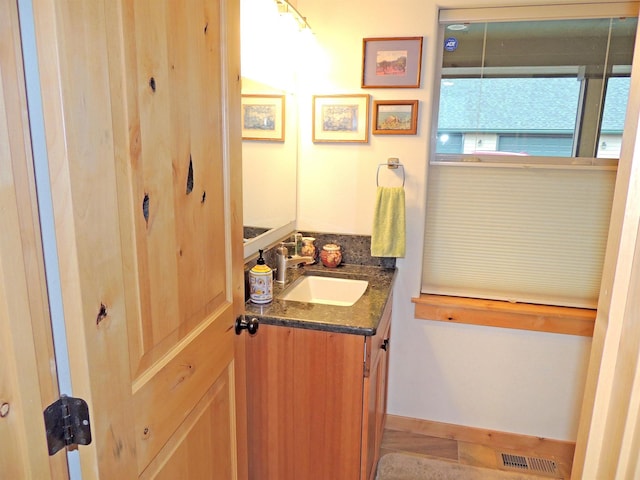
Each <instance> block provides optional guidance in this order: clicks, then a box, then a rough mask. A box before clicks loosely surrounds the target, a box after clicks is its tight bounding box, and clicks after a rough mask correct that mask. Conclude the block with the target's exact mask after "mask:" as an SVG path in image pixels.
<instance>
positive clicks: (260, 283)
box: [249, 250, 273, 303]
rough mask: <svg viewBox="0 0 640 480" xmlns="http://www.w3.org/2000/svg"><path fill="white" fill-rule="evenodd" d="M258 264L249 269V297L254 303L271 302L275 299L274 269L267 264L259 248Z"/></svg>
mask: <svg viewBox="0 0 640 480" xmlns="http://www.w3.org/2000/svg"><path fill="white" fill-rule="evenodd" d="M259 254H260V255H259V257H258V261H257V262H256V265H255V266H254V267H253V268H252V269H251V270H249V298H250V299H251V301H252V302H253V303H269V302H270V301H271V300H273V271H272V270H271V268H269V266H268V265H266V264H265V262H264V258H262V250H259Z"/></svg>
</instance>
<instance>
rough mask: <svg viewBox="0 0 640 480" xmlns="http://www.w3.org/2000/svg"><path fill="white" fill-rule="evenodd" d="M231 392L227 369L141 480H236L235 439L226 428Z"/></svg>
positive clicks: (230, 371) (230, 422) (231, 376)
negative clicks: (181, 479)
mask: <svg viewBox="0 0 640 480" xmlns="http://www.w3.org/2000/svg"><path fill="white" fill-rule="evenodd" d="M234 390H235V385H234V373H233V368H226V369H225V370H224V371H222V372H221V373H220V376H219V378H218V380H217V381H216V382H215V383H214V384H213V385H212V386H211V387H210V388H209V390H208V391H207V392H206V394H205V395H204V397H203V398H202V399H201V400H200V401H199V402H198V404H197V405H196V406H195V407H194V408H193V410H192V412H191V413H190V414H189V416H188V417H187V418H185V419H184V421H183V422H182V424H181V425H180V426H179V428H178V429H177V430H176V432H175V435H174V436H173V437H172V439H171V440H170V441H169V442H168V443H167V444H166V445H165V446H164V447H163V448H162V450H161V452H160V454H159V455H158V456H157V458H156V460H154V461H153V462H152V463H151V464H150V465H149V467H148V468H147V469H146V470H145V471H144V472H143V473H142V475H140V478H141V479H142V480H147V479H155V480H164V479H166V480H175V479H178V478H184V479H191V478H193V479H200V478H202V479H205V478H211V479H213V478H221V479H222V478H224V479H226V478H235V458H234V450H233V448H232V446H233V445H234V444H235V437H234V433H233V431H232V430H230V429H229V425H233V418H231V413H232V412H231V409H229V404H230V403H231V404H233V401H234Z"/></svg>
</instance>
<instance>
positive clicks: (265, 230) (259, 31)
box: [240, 0, 308, 258]
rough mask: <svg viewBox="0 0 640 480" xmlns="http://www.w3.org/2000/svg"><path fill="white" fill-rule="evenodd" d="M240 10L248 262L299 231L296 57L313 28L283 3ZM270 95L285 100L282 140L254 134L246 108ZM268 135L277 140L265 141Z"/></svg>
mask: <svg viewBox="0 0 640 480" xmlns="http://www.w3.org/2000/svg"><path fill="white" fill-rule="evenodd" d="M240 6H241V11H240V15H241V33H242V38H241V42H242V45H241V47H242V50H241V55H242V94H243V110H242V115H241V116H242V120H243V132H244V134H243V140H242V170H243V173H242V176H243V183H242V188H243V215H244V227H245V228H244V238H245V243H244V256H245V258H247V257H249V256H251V255H253V254H255V253H256V252H257V251H258V249H261V248H266V247H267V246H268V245H270V244H272V243H273V242H275V241H277V240H278V239H280V238H282V237H283V236H285V235H287V234H288V233H290V232H292V231H293V230H294V229H295V223H296V201H297V189H296V185H297V164H298V158H297V156H298V114H297V110H298V106H297V100H296V95H295V90H296V72H295V68H296V65H297V62H296V61H295V58H296V56H297V55H298V53H299V51H298V50H297V49H299V48H300V44H301V42H300V41H299V40H298V38H297V37H298V36H300V35H301V32H302V30H304V29H305V26H306V27H308V25H307V24H306V22H305V23H304V24H303V25H300V24H299V23H298V21H297V19H296V18H295V17H294V16H293V15H291V14H290V13H291V12H290V8H292V7H291V6H290V4H289V3H288V2H285V1H284V0H241V2H240ZM293 11H295V9H293ZM295 13H297V12H295ZM246 95H251V96H252V97H251V98H249V97H244V96H246ZM269 95H276V96H282V97H283V102H282V105H283V108H282V113H283V119H284V126H283V128H282V130H283V131H282V138H278V137H280V135H269V132H260V131H258V132H257V133H255V129H256V125H255V118H254V119H253V120H251V118H250V115H249V113H248V112H249V111H248V110H246V109H247V106H248V103H249V102H250V101H254V99H255V98H258V99H259V98H260V96H269ZM254 96H257V97H254ZM248 108H250V109H251V106H249V107H248ZM255 110H258V109H255ZM245 114H246V115H245ZM247 121H250V122H251V121H253V122H254V125H253V126H252V127H251V128H252V131H253V133H252V134H251V133H247V130H246V129H245V123H246V122H247ZM269 129H273V127H272V126H271V125H269V126H268V127H267V128H266V130H269ZM269 136H271V137H272V138H264V137H269ZM256 137H257V138H256ZM273 137H276V138H273Z"/></svg>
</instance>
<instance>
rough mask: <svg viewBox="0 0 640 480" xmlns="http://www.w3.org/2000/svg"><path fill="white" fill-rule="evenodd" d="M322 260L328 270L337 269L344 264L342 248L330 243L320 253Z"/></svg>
mask: <svg viewBox="0 0 640 480" xmlns="http://www.w3.org/2000/svg"><path fill="white" fill-rule="evenodd" d="M320 260H322V264H323V265H324V266H325V267H328V268H335V267H337V266H338V265H340V262H342V252H341V251H340V246H339V245H336V244H335V243H328V244H326V245H325V246H323V247H322V251H321V252H320Z"/></svg>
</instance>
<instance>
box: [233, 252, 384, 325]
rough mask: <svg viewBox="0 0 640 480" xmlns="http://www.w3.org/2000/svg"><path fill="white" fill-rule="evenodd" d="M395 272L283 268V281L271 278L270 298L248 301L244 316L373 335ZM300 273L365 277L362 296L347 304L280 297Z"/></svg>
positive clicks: (265, 321) (271, 322) (355, 268)
mask: <svg viewBox="0 0 640 480" xmlns="http://www.w3.org/2000/svg"><path fill="white" fill-rule="evenodd" d="M395 274H396V269H395V268H383V267H374V266H364V265H349V264H346V265H340V266H338V267H337V268H325V267H324V266H322V264H315V265H307V266H304V267H300V268H291V269H289V271H288V272H287V283H285V284H281V283H278V282H275V281H274V282H273V301H272V302H271V303H268V304H265V305H257V304H255V303H252V302H251V301H248V302H247V303H246V304H245V316H247V317H257V318H258V319H259V321H260V323H263V324H266V325H281V326H287V327H297V328H307V329H313V330H324V331H330V332H336V333H351V334H356V335H375V333H376V329H377V328H378V323H379V322H380V319H381V317H382V313H383V312H384V308H385V306H386V304H387V302H389V301H391V290H392V287H393V282H394V280H395ZM301 275H320V276H329V277H339V278H353V279H359V280H367V281H368V282H369V285H368V286H367V290H366V291H365V292H364V294H363V295H362V297H360V299H359V300H358V301H357V302H356V303H354V304H353V305H352V306H350V307H343V306H334V305H323V304H319V303H306V302H294V301H287V300H280V299H279V298H278V296H279V295H280V294H281V293H282V292H283V291H284V290H285V289H286V288H288V287H289V286H290V285H291V284H292V283H293V282H295V280H296V279H298V277H300V276H301Z"/></svg>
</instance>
